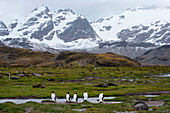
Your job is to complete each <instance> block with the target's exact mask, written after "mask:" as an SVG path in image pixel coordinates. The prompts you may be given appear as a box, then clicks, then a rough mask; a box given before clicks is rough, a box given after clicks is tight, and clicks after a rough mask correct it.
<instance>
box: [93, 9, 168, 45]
mask: <svg viewBox="0 0 170 113" xmlns="http://www.w3.org/2000/svg"><path fill="white" fill-rule="evenodd" d="M169 14H170V7H163V8H160V7H156V6H145V7H138V8H135V9H128V10H126V11H125V12H123V13H122V14H120V15H112V16H109V17H106V18H102V19H99V20H98V21H97V22H93V23H91V25H92V27H93V29H94V30H95V31H96V33H97V34H98V35H99V37H101V38H102V39H103V40H106V41H110V40H114V41H120V40H127V41H132V39H133V41H134V40H135V39H136V38H138V40H139V38H140V37H139V35H141V34H144V33H147V32H151V31H152V33H150V35H148V34H147V35H146V36H145V39H146V38H150V37H152V36H153V38H154V35H156V34H157V33H158V32H160V31H161V30H162V29H169V21H170V15H169ZM163 26H165V27H167V28H163ZM166 33H167V32H166ZM166 33H165V34H166ZM165 34H162V35H165ZM137 35H138V36H137ZM144 35H145V34H144ZM124 36H125V37H124ZM138 40H136V41H137V42H138ZM141 40H142V42H144V41H146V42H151V40H152V39H151V38H150V39H146V40H143V39H141ZM155 41H156V40H153V43H155Z"/></svg>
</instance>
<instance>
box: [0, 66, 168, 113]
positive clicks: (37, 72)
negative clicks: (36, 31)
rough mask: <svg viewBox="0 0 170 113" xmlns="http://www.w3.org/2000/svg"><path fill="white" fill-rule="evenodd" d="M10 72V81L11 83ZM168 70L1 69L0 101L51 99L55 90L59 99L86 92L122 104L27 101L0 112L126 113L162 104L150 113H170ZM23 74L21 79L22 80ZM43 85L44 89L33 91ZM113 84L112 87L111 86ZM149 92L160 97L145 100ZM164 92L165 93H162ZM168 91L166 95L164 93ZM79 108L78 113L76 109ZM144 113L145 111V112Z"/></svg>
mask: <svg viewBox="0 0 170 113" xmlns="http://www.w3.org/2000/svg"><path fill="white" fill-rule="evenodd" d="M9 73H10V80H9ZM169 73H170V68H169V67H62V68H61V67H27V68H23V67H15V68H14V67H8V68H5V67H1V68H0V87H1V89H0V98H1V99H4V98H23V99H24V98H45V99H49V98H50V95H51V92H52V91H55V93H56V95H57V97H58V98H65V95H66V93H67V92H70V94H71V95H73V94H74V93H75V92H77V93H78V96H79V98H81V97H82V94H83V92H84V91H87V92H88V94H89V97H98V95H99V94H100V93H104V95H105V96H106V97H107V96H116V97H117V98H114V99H113V100H107V101H121V102H122V103H119V104H100V103H96V104H95V103H89V102H84V103H80V104H75V103H74V104H72V103H70V104H66V105H65V104H58V103H53V104H44V103H36V102H27V103H24V104H19V105H17V104H14V103H11V102H6V103H1V104H0V112H10V113H15V112H28V111H29V110H30V111H31V112H33V113H38V112H40V111H41V112H71V113H72V112H81V110H82V111H83V110H84V112H96V113H99V112H106V113H107V112H108V113H110V112H116V111H119V112H125V111H134V110H135V109H134V108H133V107H132V105H133V104H134V103H135V102H136V101H146V102H148V101H149V100H153V101H163V102H164V104H163V106H150V107H149V108H150V109H152V110H151V111H145V112H153V109H154V110H155V111H154V112H161V111H163V112H168V111H169V110H170V108H169V106H170V103H169V102H170V93H169V92H170V79H169V77H168V76H164V75H169ZM21 74H22V77H21ZM38 84H41V86H43V88H33V86H34V85H38ZM108 84H112V85H108ZM146 92H150V94H151V93H154V92H157V93H155V94H159V96H157V97H145V96H141V94H144V93H145V94H146ZM161 92H162V93H161ZM165 92H166V93H165ZM5 106H6V107H5ZM77 109H78V110H77ZM142 113H143V112H142Z"/></svg>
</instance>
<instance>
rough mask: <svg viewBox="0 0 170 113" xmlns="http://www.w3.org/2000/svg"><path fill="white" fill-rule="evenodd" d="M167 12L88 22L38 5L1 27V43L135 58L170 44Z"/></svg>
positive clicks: (132, 12) (141, 11) (150, 10)
mask: <svg viewBox="0 0 170 113" xmlns="http://www.w3.org/2000/svg"><path fill="white" fill-rule="evenodd" d="M163 11H164V12H163ZM160 12H161V14H160ZM162 12H163V13H162ZM169 12H170V8H160V7H155V6H152V7H138V8H135V9H128V10H126V11H125V12H123V13H122V14H119V15H111V16H109V17H106V18H103V19H100V20H98V21H96V22H91V23H90V22H89V21H88V20H87V19H86V18H85V17H84V16H82V15H79V14H76V13H74V12H73V11H72V10H71V9H64V10H62V9H60V10H58V11H57V12H51V11H50V9H49V8H48V7H47V6H41V7H38V8H35V9H34V10H33V11H32V12H31V13H30V14H29V15H28V16H27V17H25V18H23V19H19V20H13V21H12V22H11V23H10V25H9V26H8V27H5V30H4V29H3V27H0V40H1V43H3V44H5V45H9V46H11V47H19V48H29V49H32V50H43V51H49V48H51V49H56V50H57V51H60V50H61V51H62V50H78V51H81V50H82V51H84V50H86V51H88V52H92V53H103V52H105V53H106V52H115V53H118V54H121V55H125V56H129V57H131V58H135V57H137V56H140V55H142V54H143V53H144V52H146V51H147V50H149V49H154V48H156V47H159V46H162V45H168V44H170V23H169V16H165V14H168V13H169ZM142 17H146V18H145V19H143V18H142ZM153 17H155V18H153ZM157 17H158V18H157ZM5 26H7V25H5ZM1 29H2V30H1ZM7 31H8V34H5V35H3V34H2V33H6V32H7ZM124 42H126V44H125V43H124ZM101 45H102V46H101ZM141 45H143V46H141Z"/></svg>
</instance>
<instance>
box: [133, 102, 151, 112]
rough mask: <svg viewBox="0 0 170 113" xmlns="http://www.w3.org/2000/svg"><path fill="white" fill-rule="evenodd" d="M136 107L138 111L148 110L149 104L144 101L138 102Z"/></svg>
mask: <svg viewBox="0 0 170 113" xmlns="http://www.w3.org/2000/svg"><path fill="white" fill-rule="evenodd" d="M134 108H135V109H136V110H137V111H140V110H148V105H147V104H145V103H144V102H136V103H135V104H134Z"/></svg>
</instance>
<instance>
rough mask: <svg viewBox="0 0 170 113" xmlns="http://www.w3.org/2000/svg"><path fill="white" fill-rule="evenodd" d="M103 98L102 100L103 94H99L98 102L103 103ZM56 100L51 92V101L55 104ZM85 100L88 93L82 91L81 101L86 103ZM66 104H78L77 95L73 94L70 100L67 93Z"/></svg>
mask: <svg viewBox="0 0 170 113" xmlns="http://www.w3.org/2000/svg"><path fill="white" fill-rule="evenodd" d="M103 98H104V94H103V93H100V94H99V102H103ZM56 99H57V96H56V94H55V93H54V91H52V94H51V100H52V101H54V102H56ZM87 99H88V93H87V91H84V93H83V100H84V101H87ZM66 102H78V95H77V93H75V94H74V95H73V98H72V99H71V95H70V93H69V92H67V94H66Z"/></svg>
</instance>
